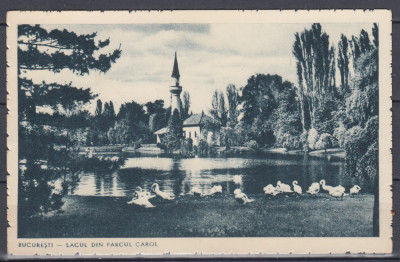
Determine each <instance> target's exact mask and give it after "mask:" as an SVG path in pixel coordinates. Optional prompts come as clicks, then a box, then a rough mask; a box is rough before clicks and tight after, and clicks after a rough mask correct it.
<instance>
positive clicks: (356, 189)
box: [350, 185, 361, 197]
mask: <svg viewBox="0 0 400 262" xmlns="http://www.w3.org/2000/svg"><path fill="white" fill-rule="evenodd" d="M360 190H361V187H359V186H358V185H355V186H353V187H352V188H350V196H352V197H354V195H358V193H359V192H360Z"/></svg>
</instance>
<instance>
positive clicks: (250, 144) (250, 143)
mask: <svg viewBox="0 0 400 262" xmlns="http://www.w3.org/2000/svg"><path fill="white" fill-rule="evenodd" d="M244 145H245V146H247V147H250V148H251V149H253V150H256V151H257V150H259V149H260V145H259V144H258V143H257V141H255V140H250V141H248V142H246V143H245V144H244Z"/></svg>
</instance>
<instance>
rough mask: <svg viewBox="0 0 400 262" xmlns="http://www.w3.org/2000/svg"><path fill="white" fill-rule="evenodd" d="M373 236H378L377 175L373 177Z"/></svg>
mask: <svg viewBox="0 0 400 262" xmlns="http://www.w3.org/2000/svg"><path fill="white" fill-rule="evenodd" d="M372 223H373V233H372V234H373V236H374V237H379V176H377V177H375V179H374V209H373V214H372Z"/></svg>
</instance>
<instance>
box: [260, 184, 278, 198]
mask: <svg viewBox="0 0 400 262" xmlns="http://www.w3.org/2000/svg"><path fill="white" fill-rule="evenodd" d="M263 190H264V193H265V194H266V195H271V196H276V195H278V194H279V193H280V192H279V191H278V190H277V189H276V187H274V186H273V185H271V184H269V185H267V186H265V187H264V188H263Z"/></svg>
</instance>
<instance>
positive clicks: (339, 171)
mask: <svg viewBox="0 0 400 262" xmlns="http://www.w3.org/2000/svg"><path fill="white" fill-rule="evenodd" d="M237 175H240V176H242V178H243V179H242V181H241V183H240V184H235V183H234V179H233V178H234V176H237ZM321 179H325V180H326V183H327V184H328V185H333V186H336V185H339V184H340V185H342V186H344V187H345V188H346V189H347V191H348V189H349V188H350V187H352V186H353V185H355V184H358V185H360V186H361V188H362V192H363V193H366V192H369V193H371V192H372V184H371V182H370V181H365V180H361V179H360V178H355V177H349V176H346V175H345V170H344V163H343V162H342V161H334V160H332V159H331V160H330V161H328V160H327V159H316V158H311V157H307V156H284V155H268V156H263V157H260V158H244V157H243V158H242V157H241V158H191V159H172V158H163V157H132V158H128V159H127V160H126V162H125V165H124V166H123V167H122V168H121V169H120V170H118V171H116V172H112V173H108V174H107V173H105V174H101V175H100V174H95V173H86V174H85V175H83V176H82V178H81V181H80V183H79V185H78V187H77V188H76V190H75V192H74V194H76V195H94V196H132V195H133V192H134V190H135V188H136V187H137V186H141V187H142V188H143V189H144V190H145V191H148V192H149V191H150V188H151V186H152V184H153V183H158V184H159V185H160V189H161V190H163V191H167V192H171V193H174V194H175V195H182V194H187V193H188V192H189V191H190V190H191V189H192V188H193V187H198V188H200V189H202V190H203V192H208V191H209V190H210V189H211V188H212V187H213V186H214V185H221V186H222V188H223V194H232V193H233V190H235V189H236V188H241V189H242V190H243V191H244V192H246V193H247V194H262V192H263V191H262V188H263V187H264V186H266V185H267V184H274V185H276V182H277V181H278V180H280V181H282V182H283V183H286V184H290V185H292V181H293V180H297V181H298V182H299V185H300V186H301V187H302V188H303V191H305V190H306V189H307V188H308V186H309V185H310V184H311V183H313V182H319V181H320V180H321Z"/></svg>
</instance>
